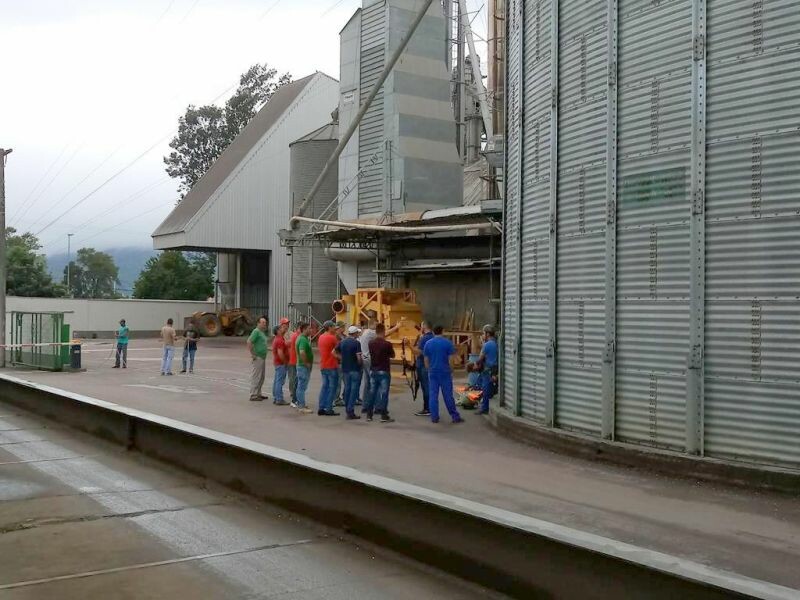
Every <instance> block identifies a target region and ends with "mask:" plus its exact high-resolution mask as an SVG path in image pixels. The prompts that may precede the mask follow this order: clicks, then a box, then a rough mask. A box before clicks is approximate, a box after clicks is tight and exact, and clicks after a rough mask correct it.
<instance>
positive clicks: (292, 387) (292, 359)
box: [286, 323, 300, 408]
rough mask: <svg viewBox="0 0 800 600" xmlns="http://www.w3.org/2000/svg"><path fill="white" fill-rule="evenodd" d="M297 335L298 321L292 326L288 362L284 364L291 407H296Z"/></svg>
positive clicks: (298, 334) (298, 330) (298, 329)
mask: <svg viewBox="0 0 800 600" xmlns="http://www.w3.org/2000/svg"><path fill="white" fill-rule="evenodd" d="M299 336H300V323H298V324H297V326H296V327H295V328H294V331H293V332H292V335H291V336H290V337H289V343H288V344H287V346H288V351H289V364H288V365H286V374H287V375H288V377H289V397H290V398H291V399H292V408H297V338H298V337H299Z"/></svg>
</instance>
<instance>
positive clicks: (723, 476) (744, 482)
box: [490, 409, 800, 495]
mask: <svg viewBox="0 0 800 600" xmlns="http://www.w3.org/2000/svg"><path fill="white" fill-rule="evenodd" d="M490 422H491V423H492V425H493V426H494V427H495V428H496V429H497V430H498V431H499V432H501V433H502V434H503V435H504V436H507V437H510V438H513V439H515V440H517V441H520V442H523V443H526V444H530V445H532V446H536V447H538V448H544V449H547V450H552V451H554V452H558V453H559V454H565V455H567V456H575V457H578V458H582V459H585V460H596V461H602V462H606V463H610V464H616V465H621V466H625V467H633V468H639V469H645V470H648V471H654V472H658V473H663V474H665V475H670V476H673V477H681V478H687V479H693V480H698V479H699V480H702V481H709V482H713V483H722V484H726V485H733V486H738V487H746V488H748V489H753V488H758V489H762V490H771V491H777V492H783V493H789V494H793V495H797V494H800V471H796V470H792V469H788V468H786V469H784V468H780V467H772V466H767V465H754V464H747V463H736V462H730V461H725V460H719V459H714V458H706V457H703V458H701V457H697V456H689V455H686V454H679V453H677V452H670V451H667V450H659V449H656V448H647V449H645V448H642V447H641V446H637V445H635V444H626V443H624V442H611V441H606V440H599V439H594V438H590V437H587V436H584V435H581V434H578V433H572V432H570V431H564V430H561V429H549V428H546V427H544V426H541V425H538V424H536V423H532V422H530V421H529V420H526V419H523V418H521V417H517V416H514V415H511V414H509V413H508V412H506V411H505V410H503V409H500V410H495V409H493V410H492V411H491V413H490Z"/></svg>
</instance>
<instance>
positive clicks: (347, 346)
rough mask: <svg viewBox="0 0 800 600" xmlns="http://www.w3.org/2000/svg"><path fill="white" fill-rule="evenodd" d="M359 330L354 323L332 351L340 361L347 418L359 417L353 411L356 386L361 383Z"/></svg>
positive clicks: (356, 392)
mask: <svg viewBox="0 0 800 600" xmlns="http://www.w3.org/2000/svg"><path fill="white" fill-rule="evenodd" d="M359 335H361V330H360V329H359V328H358V327H356V326H355V325H351V326H350V327H349V328H348V329H347V337H346V338H344V339H343V340H342V341H340V342H339V344H338V345H337V346H336V349H335V350H334V351H333V352H334V354H335V355H336V358H338V359H339V360H340V361H341V365H342V374H343V378H344V403H345V404H344V405H345V410H346V411H347V419H348V420H355V419H360V418H361V417H359V416H358V415H357V414H356V413H355V406H356V400H358V388H359V384H360V383H361V365H362V359H361V343H360V342H359V341H358V336H359Z"/></svg>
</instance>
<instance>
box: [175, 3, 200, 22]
mask: <svg viewBox="0 0 800 600" xmlns="http://www.w3.org/2000/svg"><path fill="white" fill-rule="evenodd" d="M198 2H200V0H194V2H192V5H191V6H190V7H189V10H188V11H187V12H186V14H185V15H183V18H182V19H181V21H180V23H178V25H183V23H184V22H185V21H186V19H188V18H189V15H190V14H192V11H193V10H194V7H195V6H197V3H198Z"/></svg>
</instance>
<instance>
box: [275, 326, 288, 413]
mask: <svg viewBox="0 0 800 600" xmlns="http://www.w3.org/2000/svg"><path fill="white" fill-rule="evenodd" d="M275 329H276V331H275V337H274V338H273V339H272V364H273V366H274V367H275V377H274V378H273V380H272V403H273V404H277V405H278V406H286V405H288V404H289V403H288V402H286V401H285V400H284V399H283V384H284V383H285V382H286V367H287V366H288V364H289V351H288V348H287V347H286V332H287V331H288V329H289V319H287V318H285V317H284V318H283V319H281V320H280V323H279V324H278V326H277V327H276V328H275Z"/></svg>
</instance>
